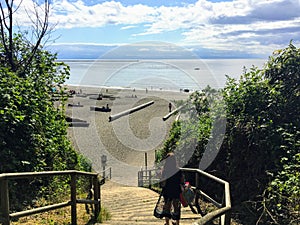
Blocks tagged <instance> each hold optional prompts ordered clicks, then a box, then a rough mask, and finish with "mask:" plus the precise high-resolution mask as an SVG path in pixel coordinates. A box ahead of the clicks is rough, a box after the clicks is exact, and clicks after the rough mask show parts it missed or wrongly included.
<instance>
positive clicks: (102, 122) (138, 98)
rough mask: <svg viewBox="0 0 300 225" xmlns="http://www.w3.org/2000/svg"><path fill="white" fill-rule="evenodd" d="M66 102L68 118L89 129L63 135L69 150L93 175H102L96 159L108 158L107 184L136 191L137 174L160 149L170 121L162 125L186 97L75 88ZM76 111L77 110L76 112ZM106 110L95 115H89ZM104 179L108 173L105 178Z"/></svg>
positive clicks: (126, 90) (128, 90)
mask: <svg viewBox="0 0 300 225" xmlns="http://www.w3.org/2000/svg"><path fill="white" fill-rule="evenodd" d="M68 89H70V90H75V92H76V94H75V95H74V96H73V97H71V98H70V99H69V102H68V104H70V105H69V106H68V107H67V116H69V117H71V118H73V119H80V120H83V121H86V122H87V123H88V126H85V127H80V126H79V127H70V128H69V129H68V134H69V136H70V139H71V141H72V143H73V145H74V147H75V148H76V149H77V151H79V152H80V153H82V154H83V155H84V156H86V157H87V158H88V159H89V160H90V161H91V163H92V165H93V169H94V170H95V171H96V172H99V173H100V174H102V170H103V169H104V168H103V165H102V163H101V156H103V155H105V156H106V158H107V163H106V168H109V167H111V168H112V180H113V181H115V182H119V183H122V184H126V185H131V186H136V185H137V172H138V171H139V170H140V169H141V167H145V165H146V162H145V157H146V156H147V166H148V168H151V167H152V166H153V163H154V155H155V150H156V149H158V148H160V147H161V146H162V145H163V142H164V140H165V139H166V138H167V135H168V131H169V129H170V127H171V124H172V122H173V121H174V119H175V116H171V117H170V118H169V119H168V120H166V121H163V119H162V118H163V117H164V116H165V115H167V114H168V113H169V103H170V102H171V104H172V110H174V109H175V107H176V106H175V102H176V101H179V100H185V99H187V98H188V97H189V94H188V93H184V92H179V91H178V92H171V91H159V90H155V91H153V90H135V89H121V88H96V87H74V86H69V87H68ZM150 101H153V102H154V103H153V104H150V105H149V106H147V107H145V108H143V109H141V110H138V111H136V112H134V113H131V114H129V115H125V116H122V117H120V118H118V119H116V120H114V121H111V122H110V121H109V117H110V116H112V115H115V114H118V113H121V112H124V111H126V110H128V109H131V108H133V107H138V106H140V105H142V104H145V103H148V102H150ZM77 106H80V107H77ZM95 108H97V109H100V110H102V109H107V108H108V109H109V110H107V111H108V112H106V110H104V111H95V110H94V109H95ZM106 174H107V173H106Z"/></svg>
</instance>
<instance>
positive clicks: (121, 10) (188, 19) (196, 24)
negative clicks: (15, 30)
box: [18, 0, 300, 52]
mask: <svg viewBox="0 0 300 225" xmlns="http://www.w3.org/2000/svg"><path fill="white" fill-rule="evenodd" d="M18 1H21V0H18ZM31 1H32V0H23V2H22V4H23V5H24V6H26V8H27V10H28V9H30V7H31V6H32V2H31ZM299 11H300V1H299V0H272V1H270V0H233V1H229V2H228V1H224V2H210V1H208V0H198V1H197V2H196V3H194V4H181V5H179V6H172V7H171V6H169V7H167V6H156V7H150V6H147V5H142V4H137V5H129V6H125V5H123V4H122V3H120V2H118V1H105V2H102V3H99V4H94V5H90V6H88V5H87V4H85V3H84V2H83V1H82V0H78V1H76V2H74V1H73V2H69V1H68V0H54V1H53V4H52V14H51V17H50V19H51V22H53V23H54V24H55V23H57V22H58V25H57V26H56V28H74V27H92V28H101V27H105V26H107V25H121V28H119V29H121V30H128V29H132V28H138V29H132V32H137V30H139V31H140V32H139V33H133V34H132V36H133V37H135V38H136V40H138V38H139V37H142V36H144V37H145V36H147V35H152V36H151V37H153V35H155V34H163V33H165V32H170V31H178V33H179V32H180V33H181V38H182V39H181V43H180V44H184V43H185V44H191V45H192V44H194V45H200V46H202V47H204V48H214V49H218V50H225V49H229V48H232V49H236V50H239V49H247V51H252V52H258V51H263V49H264V48H266V47H265V46H266V43H268V46H272V47H275V46H278V47H279V46H281V44H284V45H286V44H287V42H288V39H292V38H294V39H295V38H296V40H295V41H296V42H297V41H299V38H298V37H299V35H300V14H299V13H298V12H299ZM18 21H19V23H21V22H23V23H26V24H29V23H30V22H31V21H30V19H29V18H28V16H27V15H26V13H25V11H24V10H23V9H22V10H20V12H19V17H18ZM274 40H276V41H277V42H279V40H281V43H275V42H274ZM283 42H284V43H283ZM251 45H252V47H250V46H251ZM273 45H274V46H273ZM266 51H267V50H266Z"/></svg>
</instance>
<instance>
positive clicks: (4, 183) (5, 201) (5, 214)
mask: <svg viewBox="0 0 300 225" xmlns="http://www.w3.org/2000/svg"><path fill="white" fill-rule="evenodd" d="M0 187H1V189H0V191H1V193H0V196H1V199H0V201H1V202H0V206H1V208H0V210H1V213H2V218H3V225H9V224H10V221H9V194H8V180H7V179H3V180H0Z"/></svg>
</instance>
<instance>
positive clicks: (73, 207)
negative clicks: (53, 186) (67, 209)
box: [71, 173, 77, 225]
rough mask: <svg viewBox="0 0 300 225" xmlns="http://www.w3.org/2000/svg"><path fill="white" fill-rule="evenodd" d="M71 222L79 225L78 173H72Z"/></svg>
mask: <svg viewBox="0 0 300 225" xmlns="http://www.w3.org/2000/svg"><path fill="white" fill-rule="evenodd" d="M71 224H72V225H77V210H76V174H75V173H71Z"/></svg>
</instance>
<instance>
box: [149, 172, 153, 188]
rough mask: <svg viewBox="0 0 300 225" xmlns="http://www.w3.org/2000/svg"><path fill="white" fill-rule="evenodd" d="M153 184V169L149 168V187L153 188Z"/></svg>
mask: <svg viewBox="0 0 300 225" xmlns="http://www.w3.org/2000/svg"><path fill="white" fill-rule="evenodd" d="M151 185H152V174H151V170H149V188H151Z"/></svg>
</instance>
